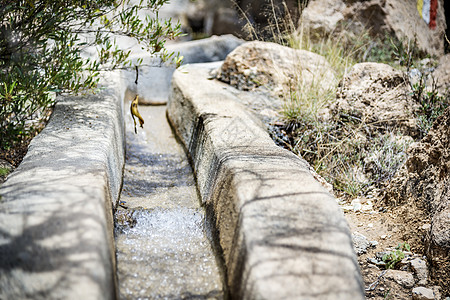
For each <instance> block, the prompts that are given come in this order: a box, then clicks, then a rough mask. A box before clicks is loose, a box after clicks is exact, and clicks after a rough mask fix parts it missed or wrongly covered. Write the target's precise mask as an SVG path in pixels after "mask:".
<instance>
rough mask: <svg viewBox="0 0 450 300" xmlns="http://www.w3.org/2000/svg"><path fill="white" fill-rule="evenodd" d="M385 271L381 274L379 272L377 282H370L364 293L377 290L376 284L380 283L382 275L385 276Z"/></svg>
mask: <svg viewBox="0 0 450 300" xmlns="http://www.w3.org/2000/svg"><path fill="white" fill-rule="evenodd" d="M386 272H387V270H384V271H383V272H381V274H380V276H378V278H377V280H375V281H374V282H372V283H371V284H370V285H369V287H368V288H366V291H373V290H374V289H376V288H377V286H378V284H379V283H380V279H381V277H383V276H384V274H386Z"/></svg>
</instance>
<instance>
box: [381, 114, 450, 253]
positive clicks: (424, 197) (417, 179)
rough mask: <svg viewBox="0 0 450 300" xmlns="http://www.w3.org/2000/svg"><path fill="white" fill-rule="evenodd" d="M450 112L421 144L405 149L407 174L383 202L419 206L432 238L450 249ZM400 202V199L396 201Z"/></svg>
mask: <svg viewBox="0 0 450 300" xmlns="http://www.w3.org/2000/svg"><path fill="white" fill-rule="evenodd" d="M449 125H450V109H449V108H448V109H446V110H445V111H444V113H443V115H442V116H440V117H439V118H437V119H436V121H435V122H434V124H433V127H432V128H431V130H430V131H429V132H428V134H427V136H426V137H425V138H423V140H422V141H421V142H418V143H414V144H412V145H411V146H410V148H409V149H408V160H407V161H406V174H403V176H402V177H398V178H395V180H394V181H393V182H392V184H391V186H390V187H389V188H388V193H387V194H386V196H385V200H387V201H390V202H397V203H399V202H401V201H403V202H405V201H407V200H409V201H413V202H416V203H419V204H420V207H422V208H423V209H425V210H426V211H428V212H429V213H430V215H431V217H432V222H431V238H432V241H433V243H435V244H437V245H439V246H440V247H446V248H450V186H449V180H450V173H449V171H450V153H449V152H448V149H449V147H450V127H449ZM398 198H401V199H398Z"/></svg>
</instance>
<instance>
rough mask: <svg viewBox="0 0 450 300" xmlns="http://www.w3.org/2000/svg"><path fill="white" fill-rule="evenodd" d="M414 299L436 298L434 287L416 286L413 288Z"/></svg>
mask: <svg viewBox="0 0 450 300" xmlns="http://www.w3.org/2000/svg"><path fill="white" fill-rule="evenodd" d="M412 298H413V300H434V299H435V297H434V293H433V290H432V289H428V288H425V287H423V286H419V287H415V288H413V290H412Z"/></svg>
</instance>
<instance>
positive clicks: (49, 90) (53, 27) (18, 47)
mask: <svg viewBox="0 0 450 300" xmlns="http://www.w3.org/2000/svg"><path fill="white" fill-rule="evenodd" d="M166 2H168V0H0V18H1V19H0V147H1V150H5V149H8V148H9V147H12V146H14V144H15V143H20V142H21V141H22V140H24V139H26V138H28V137H30V136H31V135H33V134H34V132H35V131H36V128H35V127H36V126H35V124H38V123H39V122H38V121H39V120H40V119H42V118H44V116H45V112H46V110H48V108H49V107H51V106H52V105H53V104H54V102H55V96H56V95H58V94H61V93H80V92H83V91H86V90H89V89H92V88H94V87H96V85H97V83H98V78H99V72H101V71H102V70H111V69H114V68H124V67H133V66H132V63H131V60H130V59H129V55H130V50H127V49H120V48H119V47H118V46H117V44H116V43H115V38H116V37H119V36H127V37H130V38H132V39H133V40H135V41H137V42H139V44H140V45H141V46H142V47H143V48H144V49H147V50H148V51H149V52H150V53H152V54H154V55H155V56H159V57H161V58H162V60H163V61H168V60H175V63H178V64H179V63H180V61H179V59H178V58H177V57H176V56H175V55H173V54H170V53H168V52H167V51H166V50H165V49H164V43H165V41H166V40H167V39H173V38H175V37H177V36H178V35H180V25H179V24H173V23H172V22H171V20H164V21H163V20H160V19H159V18H158V10H159V8H160V7H161V6H162V5H163V4H165V3H166ZM143 11H147V12H152V14H151V15H150V14H147V15H146V16H144V17H143V16H142V12H143ZM88 47H89V49H96V51H97V55H94V56H86V55H83V50H85V49H86V48H88ZM177 59H178V60H177ZM41 123H42V122H41Z"/></svg>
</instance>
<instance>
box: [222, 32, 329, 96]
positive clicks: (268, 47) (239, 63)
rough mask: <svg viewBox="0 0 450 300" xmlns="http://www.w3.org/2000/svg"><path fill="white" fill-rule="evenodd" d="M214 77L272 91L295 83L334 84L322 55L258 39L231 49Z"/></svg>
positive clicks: (281, 91) (288, 87) (237, 84)
mask: <svg viewBox="0 0 450 300" xmlns="http://www.w3.org/2000/svg"><path fill="white" fill-rule="evenodd" d="M217 78H218V79H219V80H221V81H224V82H226V83H229V84H230V85H232V86H234V87H237V88H238V89H241V90H254V89H256V88H259V87H265V88H268V89H271V90H272V91H273V92H274V93H275V94H280V93H281V94H283V92H284V94H286V93H288V91H289V90H292V88H293V87H294V88H296V87H297V86H298V85H300V86H303V87H304V86H308V87H309V86H311V85H312V84H320V85H321V88H322V89H325V90H327V89H331V88H332V87H333V86H334V84H335V75H334V71H333V70H332V69H331V67H330V65H329V64H328V62H327V61H326V60H325V58H324V57H322V56H320V55H318V54H315V53H312V52H309V51H305V50H295V49H292V48H288V47H285V46H281V45H278V44H275V43H267V42H259V41H254V42H248V43H245V44H243V45H241V46H239V47H237V48H236V49H235V50H234V51H233V52H231V53H230V54H229V55H228V56H227V58H226V59H225V61H224V63H223V65H222V67H221V69H220V71H219V74H218V76H217Z"/></svg>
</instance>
